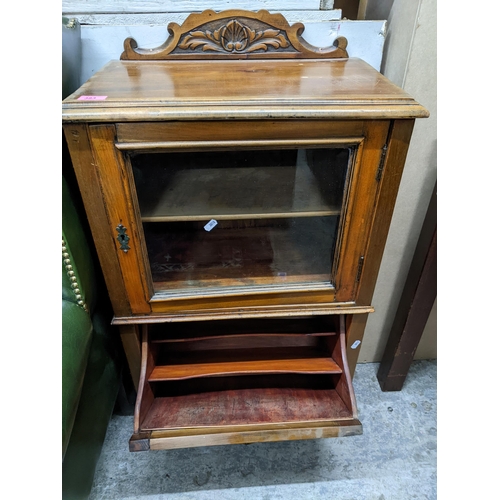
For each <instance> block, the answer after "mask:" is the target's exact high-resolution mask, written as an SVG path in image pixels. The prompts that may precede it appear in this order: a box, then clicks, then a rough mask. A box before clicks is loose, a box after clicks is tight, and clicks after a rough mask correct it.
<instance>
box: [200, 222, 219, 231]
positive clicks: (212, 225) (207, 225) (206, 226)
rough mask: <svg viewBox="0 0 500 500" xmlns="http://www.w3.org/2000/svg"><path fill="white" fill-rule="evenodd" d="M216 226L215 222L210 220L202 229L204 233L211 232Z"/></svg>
mask: <svg viewBox="0 0 500 500" xmlns="http://www.w3.org/2000/svg"><path fill="white" fill-rule="evenodd" d="M216 225H217V221H216V220H215V219H212V220H211V221H209V222H207V223H206V224H205V225H204V226H203V227H204V229H205V231H211V230H212V229H213V228H214V227H215V226H216Z"/></svg>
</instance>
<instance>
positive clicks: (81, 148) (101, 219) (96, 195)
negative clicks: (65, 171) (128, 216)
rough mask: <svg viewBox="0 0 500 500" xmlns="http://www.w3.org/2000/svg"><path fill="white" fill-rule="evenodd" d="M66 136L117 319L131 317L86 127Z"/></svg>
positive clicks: (74, 127) (71, 129) (74, 128)
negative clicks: (125, 316) (118, 317)
mask: <svg viewBox="0 0 500 500" xmlns="http://www.w3.org/2000/svg"><path fill="white" fill-rule="evenodd" d="M64 134H65V137H66V142H67V144H68V149H69V152H70V155H71V161H72V164H73V169H74V171H75V175H76V179H77V181H78V187H79V189H80V193H81V196H82V200H83V203H84V206H85V211H86V214H87V218H88V221H89V225H90V228H91V231H92V236H93V239H94V244H95V246H96V250H97V254H98V257H99V261H100V264H101V268H102V272H103V275H104V279H105V281H106V286H107V288H108V292H109V296H110V300H111V303H112V305H113V310H114V313H115V314H116V315H117V316H124V315H129V314H130V306H129V302H128V297H127V295H126V293H125V287H124V282H123V277H122V274H121V271H120V265H119V262H118V257H117V255H116V251H115V246H114V242H113V240H112V236H111V234H110V232H109V223H108V216H107V212H106V208H105V205H104V201H103V199H102V193H101V185H100V180H99V177H98V175H97V171H96V162H95V160H94V157H93V156H92V152H91V148H90V143H89V138H88V134H87V127H86V126H85V125H77V124H71V125H66V126H64Z"/></svg>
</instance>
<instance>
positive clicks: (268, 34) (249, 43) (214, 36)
mask: <svg viewBox="0 0 500 500" xmlns="http://www.w3.org/2000/svg"><path fill="white" fill-rule="evenodd" d="M200 46H201V47H202V50H203V51H209V50H213V51H215V52H255V51H256V50H264V51H266V50H267V49H268V48H269V46H272V47H274V48H275V49H279V48H286V47H289V46H290V42H289V41H288V40H287V39H286V38H285V36H284V35H282V34H281V33H280V30H276V29H267V30H264V31H256V30H254V29H252V28H250V27H249V26H246V25H245V24H242V23H240V22H239V21H237V20H236V19H232V20H231V21H229V22H228V23H227V24H226V25H223V26H222V27H221V28H219V29H216V30H214V31H208V30H207V31H192V32H190V33H188V34H187V35H185V36H184V37H182V38H181V41H180V43H179V44H178V46H177V47H178V48H180V49H196V48H197V47H200Z"/></svg>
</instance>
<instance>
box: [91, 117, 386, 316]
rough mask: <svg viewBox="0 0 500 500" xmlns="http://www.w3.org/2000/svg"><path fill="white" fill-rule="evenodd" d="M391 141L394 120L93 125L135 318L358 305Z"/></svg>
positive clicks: (110, 223)
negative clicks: (239, 309)
mask: <svg viewBox="0 0 500 500" xmlns="http://www.w3.org/2000/svg"><path fill="white" fill-rule="evenodd" d="M388 130H389V122H388V121H374V122H369V123H364V122H356V121H351V122H338V121H337V122H334V121H309V122H304V121H290V122H288V121H277V122H268V123H266V122H253V123H249V122H205V123H189V122H183V123H165V122H159V123H138V124H135V123H123V124H117V125H90V126H89V127H88V138H89V144H90V147H91V151H92V153H91V156H92V162H93V164H94V165H93V168H95V171H96V176H97V178H98V182H99V184H100V187H99V191H100V193H101V195H102V201H103V206H104V207H105V211H106V216H107V229H108V232H109V235H111V236H112V240H113V251H114V252H115V254H116V260H117V263H118V267H119V269H120V275H121V278H120V279H121V280H123V283H124V289H125V290H126V295H127V300H128V302H129V305H130V310H131V312H132V313H133V314H147V313H150V312H158V313H168V312H172V313H175V312H180V311H183V310H210V309H217V308H235V307H259V306H263V305H266V306H278V305H282V306H287V305H299V304H303V305H304V304H332V303H341V302H349V303H352V302H354V301H355V299H356V291H357V283H358V282H359V278H360V273H361V272H362V265H363V262H364V259H365V257H366V256H365V251H366V247H367V242H368V238H369V235H370V230H371V227H372V223H373V216H374V209H375V206H376V199H377V193H378V189H379V182H378V181H379V179H377V172H378V170H379V167H380V164H381V161H383V154H384V146H385V144H386V141H387V136H388ZM109 240H110V238H108V243H109Z"/></svg>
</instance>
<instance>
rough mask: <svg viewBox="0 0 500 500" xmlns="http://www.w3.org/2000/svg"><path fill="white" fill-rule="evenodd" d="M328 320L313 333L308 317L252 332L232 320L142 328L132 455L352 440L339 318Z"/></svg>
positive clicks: (353, 419)
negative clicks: (218, 325) (268, 443)
mask: <svg viewBox="0 0 500 500" xmlns="http://www.w3.org/2000/svg"><path fill="white" fill-rule="evenodd" d="M328 320H329V321H331V320H332V317H329V318H328ZM333 320H334V321H335V322H337V323H338V325H337V327H335V328H331V329H330V327H329V325H326V326H324V327H323V328H321V326H320V327H319V328H318V324H317V319H316V320H315V322H316V325H315V326H316V328H315V330H316V331H315V332H312V330H311V327H308V326H307V321H306V320H304V321H302V320H298V321H294V320H290V319H288V320H280V321H277V322H276V321H275V322H272V321H271V322H269V325H268V326H267V327H266V326H265V324H266V320H261V322H260V324H259V323H258V322H253V325H250V326H254V327H255V330H256V332H257V333H255V334H252V333H251V332H248V331H247V332H246V333H243V332H244V331H246V330H245V328H244V326H243V323H242V322H238V321H233V322H232V323H230V322H229V321H228V322H227V323H226V324H222V323H221V325H223V327H222V328H214V329H212V331H209V332H207V331H206V330H205V329H204V328H203V326H204V323H202V322H200V324H199V327H200V330H199V333H196V332H194V331H193V328H194V327H196V323H191V324H189V325H186V332H185V334H183V332H182V331H181V330H179V328H181V327H179V326H176V327H175V328H176V330H175V331H174V332H169V327H170V325H164V326H163V325H161V326H159V325H155V326H154V327H153V328H151V335H148V326H147V325H144V327H143V366H142V372H141V382H140V387H139V393H138V401H137V405H136V413H135V423H134V435H133V436H132V438H131V440H130V449H131V451H140V450H144V449H167V448H181V447H191V446H206V445H213V444H226V443H230V442H255V441H256V440H257V441H269V440H283V439H285V440H288V439H309V438H317V437H334V436H344V435H352V434H360V433H361V432H362V428H361V424H360V423H359V421H358V420H357V409H356V403H355V398H354V393H353V390H352V383H351V379H350V375H349V370H348V366H347V362H346V357H345V332H344V325H343V321H344V318H343V316H342V315H338V316H334V317H333ZM301 321H302V323H301ZM287 322H288V323H289V325H290V331H291V333H290V334H289V335H287V334H286V333H284V329H285V328H286V324H287ZM214 323H219V322H218V321H217V322H214ZM232 325H234V328H232ZM162 328H163V329H164V332H165V336H164V338H163V339H162V335H161V330H162ZM329 329H330V333H327V330H329ZM264 331H268V332H269V333H267V334H264V333H263V332H264ZM301 332H307V333H301ZM165 340H167V341H165ZM245 436H246V437H245ZM235 440H236V441H235Z"/></svg>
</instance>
